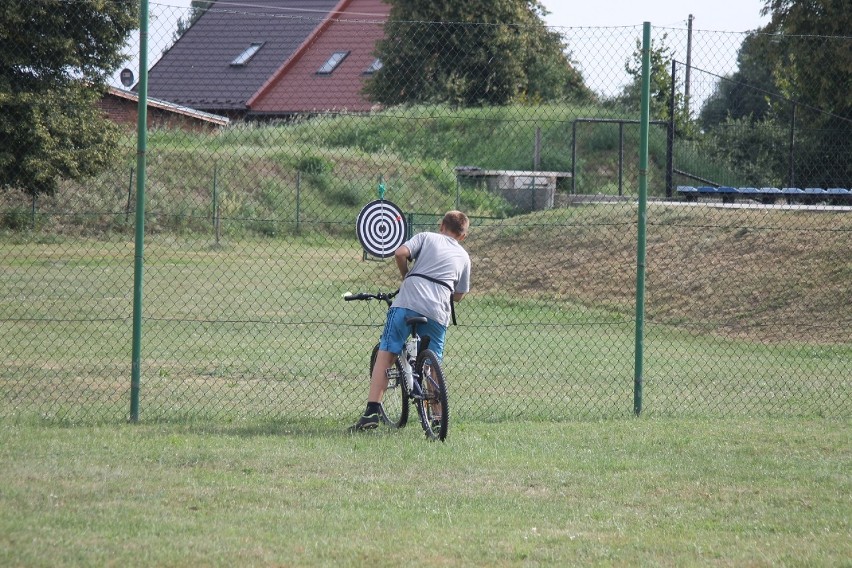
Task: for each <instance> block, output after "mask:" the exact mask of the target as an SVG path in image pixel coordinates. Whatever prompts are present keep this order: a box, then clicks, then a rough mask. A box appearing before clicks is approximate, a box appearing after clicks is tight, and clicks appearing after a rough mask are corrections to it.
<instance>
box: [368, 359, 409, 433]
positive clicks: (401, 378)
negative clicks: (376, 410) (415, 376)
mask: <svg viewBox="0 0 852 568" xmlns="http://www.w3.org/2000/svg"><path fill="white" fill-rule="evenodd" d="M378 352H379V346H378V344H376V346H375V347H373V353H372V355H371V356H370V376H371V377H372V376H373V367H375V366H376V354H377V353H378ZM391 368H392V369H396V377H397V378H395V379H389V380H388V388H387V390H386V391H385V396H384V398H383V399H382V422H384V423H385V424H387V425H388V426H390V427H391V428H403V427H405V425H406V423H408V389H407V388H406V385H405V375H404V374H403V372H402V365H401V364H400V362H399V358H397V359H396V360H394V366H393V367H391Z"/></svg>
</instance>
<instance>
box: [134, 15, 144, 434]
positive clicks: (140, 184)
mask: <svg viewBox="0 0 852 568" xmlns="http://www.w3.org/2000/svg"><path fill="white" fill-rule="evenodd" d="M137 113H138V116H137V118H138V121H137V126H136V170H137V173H136V242H135V251H136V252H135V256H134V264H133V353H132V362H131V371H130V373H131V377H130V421H131V422H138V421H139V384H140V375H141V361H142V270H143V268H144V261H143V259H144V249H145V178H146V175H145V174H146V168H145V160H146V156H145V153H146V152H147V146H148V0H140V2H139V103H138V111H137Z"/></svg>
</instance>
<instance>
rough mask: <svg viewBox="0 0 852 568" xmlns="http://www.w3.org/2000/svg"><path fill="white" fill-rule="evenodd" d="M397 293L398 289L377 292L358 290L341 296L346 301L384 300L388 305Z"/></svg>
mask: <svg viewBox="0 0 852 568" xmlns="http://www.w3.org/2000/svg"><path fill="white" fill-rule="evenodd" d="M397 294H399V290H396V291H394V292H379V293H378V294H371V293H369V292H359V293H357V294H346V295H345V296H343V299H344V300H346V301H347V302H351V301H353V300H384V301H385V302H386V303H387V304H388V305H390V304H391V300H393V299H394V298H395V297H396V295H397Z"/></svg>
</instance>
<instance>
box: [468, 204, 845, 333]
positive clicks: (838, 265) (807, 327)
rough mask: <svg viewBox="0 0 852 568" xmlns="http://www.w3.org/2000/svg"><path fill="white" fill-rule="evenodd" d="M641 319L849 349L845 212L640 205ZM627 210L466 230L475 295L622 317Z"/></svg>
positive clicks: (590, 208)
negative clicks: (543, 301)
mask: <svg viewBox="0 0 852 568" xmlns="http://www.w3.org/2000/svg"><path fill="white" fill-rule="evenodd" d="M647 226H648V231H647V250H646V273H645V274H646V317H647V319H648V321H649V322H654V323H662V324H669V325H676V326H680V327H683V328H689V329H697V330H700V331H708V330H709V331H711V332H714V333H718V334H720V335H724V336H729V337H739V338H747V339H752V340H758V341H767V342H776V341H785V340H794V341H807V342H814V343H849V342H850V341H852V248H850V245H852V213H850V212H842V213H838V212H824V211H799V210H790V209H780V208H773V209H732V208H719V207H711V206H698V207H686V206H674V205H665V204H652V205H651V206H649V210H648V217H647ZM636 241H637V209H636V206H635V204H605V205H587V206H583V207H575V208H570V209H560V210H554V211H549V212H545V213H537V214H532V215H528V216H524V217H518V218H513V219H510V220H506V221H502V222H500V223H495V224H486V225H483V226H480V227H474V230H473V231H472V233H471V236H470V237H469V239H468V240H467V241H466V245H467V248H468V250H469V251H470V253H471V258H472V260H473V263H474V285H475V289H476V291H477V292H488V293H500V294H508V295H511V296H518V297H527V296H531V297H539V298H550V299H565V300H569V301H572V302H579V303H581V304H584V305H587V306H590V307H602V308H605V309H612V310H616V311H624V312H625V313H629V314H632V313H633V312H634V311H635V295H636V278H637V269H636V266H637V254H636V250H637V246H636Z"/></svg>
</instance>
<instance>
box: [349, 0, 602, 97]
mask: <svg viewBox="0 0 852 568" xmlns="http://www.w3.org/2000/svg"><path fill="white" fill-rule="evenodd" d="M390 3H391V5H392V7H391V14H390V19H389V21H388V23H387V24H386V25H385V38H384V39H383V40H381V41H380V42H379V43H378V46H377V53H376V55H377V57H378V58H379V59H380V60H381V62H382V68H381V69H380V70H379V71H378V72H377V73H375V74H374V75H373V77H372V78H371V79H370V80H369V81H368V82H367V85H366V87H365V92H366V94H367V96H369V97H370V98H371V99H372V100H374V101H376V102H380V103H383V104H388V105H395V104H403V103H450V104H456V105H486V104H496V105H501V104H507V103H509V102H512V101H516V100H519V99H526V100H558V99H564V98H568V97H577V98H579V97H588V96H590V92H589V90H588V89H587V88H586V87H585V85H584V84H583V81H582V77H581V76H580V74H579V73H578V72H577V71H576V69H575V68H574V66H573V65H572V64H571V61H570V60H569V58H568V57H567V56H566V54H565V46H564V44H563V41H562V38H561V36H559V34H557V33H555V32H552V31H550V30H548V28H547V27H546V26H545V25H544V22H543V20H542V16H543V15H544V14H545V11H544V8H543V7H542V6H541V5H540V4H539V2H538V1H537V0H467V1H458V0H455V1H452V0H443V1H435V2H423V1H421V0H390Z"/></svg>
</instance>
